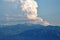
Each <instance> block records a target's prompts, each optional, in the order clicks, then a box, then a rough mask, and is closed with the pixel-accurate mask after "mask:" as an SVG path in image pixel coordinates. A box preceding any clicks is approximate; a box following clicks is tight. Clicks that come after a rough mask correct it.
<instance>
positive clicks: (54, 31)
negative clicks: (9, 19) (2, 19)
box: [0, 24, 60, 40]
mask: <svg viewBox="0 0 60 40" xmlns="http://www.w3.org/2000/svg"><path fill="white" fill-rule="evenodd" d="M0 40H60V26H43V25H40V24H32V25H27V24H18V25H10V26H8V25H1V26H0Z"/></svg>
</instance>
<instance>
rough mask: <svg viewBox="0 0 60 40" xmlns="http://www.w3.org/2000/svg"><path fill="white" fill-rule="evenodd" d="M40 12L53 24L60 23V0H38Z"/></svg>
mask: <svg viewBox="0 0 60 40" xmlns="http://www.w3.org/2000/svg"><path fill="white" fill-rule="evenodd" d="M36 1H37V2H38V4H39V8H38V14H39V16H41V17H42V18H43V19H45V20H47V21H49V22H50V23H51V24H54V25H60V0H36Z"/></svg>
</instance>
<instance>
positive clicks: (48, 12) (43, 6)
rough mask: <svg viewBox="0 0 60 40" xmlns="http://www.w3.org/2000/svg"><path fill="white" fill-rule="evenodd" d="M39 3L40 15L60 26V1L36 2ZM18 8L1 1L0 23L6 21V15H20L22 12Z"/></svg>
mask: <svg viewBox="0 0 60 40" xmlns="http://www.w3.org/2000/svg"><path fill="white" fill-rule="evenodd" d="M36 1H37V3H38V6H39V7H38V15H39V16H41V17H42V18H43V19H44V20H47V21H48V22H49V23H51V24H53V25H60V0H36ZM15 6H18V5H17V4H15V3H6V2H4V1H3V0H0V23H1V22H5V21H2V20H3V19H4V14H6V13H13V14H15V13H18V14H19V13H20V10H19V9H18V10H17V9H16V10H17V11H16V10H14V9H15V8H16V7H15Z"/></svg>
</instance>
